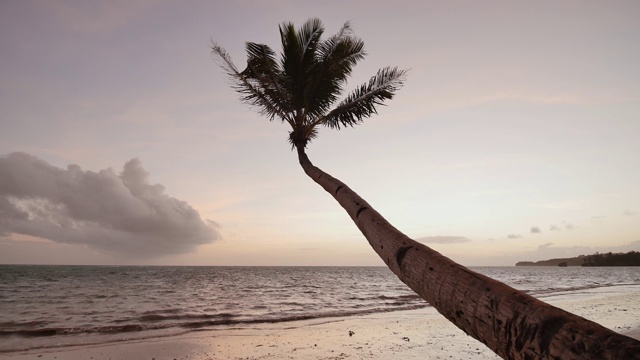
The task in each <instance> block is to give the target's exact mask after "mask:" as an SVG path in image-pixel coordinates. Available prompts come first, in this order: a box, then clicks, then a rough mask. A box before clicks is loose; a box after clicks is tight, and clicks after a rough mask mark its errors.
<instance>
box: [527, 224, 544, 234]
mask: <svg viewBox="0 0 640 360" xmlns="http://www.w3.org/2000/svg"><path fill="white" fill-rule="evenodd" d="M529 231H530V232H531V233H532V234H540V233H541V232H542V231H541V230H540V228H539V227H537V226H532V227H531V230H529Z"/></svg>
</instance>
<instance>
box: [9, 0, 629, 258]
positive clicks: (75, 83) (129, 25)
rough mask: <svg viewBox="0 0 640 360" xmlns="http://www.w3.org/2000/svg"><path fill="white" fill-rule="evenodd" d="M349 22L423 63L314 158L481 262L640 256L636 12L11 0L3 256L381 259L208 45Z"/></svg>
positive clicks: (386, 209)
mask: <svg viewBox="0 0 640 360" xmlns="http://www.w3.org/2000/svg"><path fill="white" fill-rule="evenodd" d="M311 17H318V18H320V19H321V20H322V21H323V22H324V24H325V26H326V33H327V34H332V33H334V32H336V31H337V30H338V29H339V27H340V26H341V25H342V24H343V23H344V22H345V21H350V22H351V25H352V27H353V29H354V31H355V33H356V35H357V36H359V37H361V38H362V39H363V40H364V41H365V44H366V49H367V51H368V54H369V55H368V56H367V58H366V59H365V60H364V61H363V62H361V64H360V65H359V66H358V67H357V68H356V70H355V72H354V76H353V78H352V80H351V81H350V85H351V87H350V88H355V87H356V86H357V85H360V84H361V83H363V82H364V81H366V80H368V78H369V77H370V76H371V75H373V74H374V73H375V72H376V70H377V69H378V68H381V67H384V66H387V65H393V66H399V67H401V68H408V69H410V72H409V75H408V79H407V82H406V85H405V87H404V88H403V89H402V90H401V91H400V92H399V93H398V95H397V97H396V98H395V99H394V100H392V101H391V102H389V103H388V106H386V107H383V108H381V109H380V111H379V115H378V116H374V117H372V118H370V119H368V120H367V121H365V123H364V124H363V125H361V126H358V127H356V128H353V129H351V128H350V129H345V130H342V131H334V130H330V129H322V130H321V132H320V136H319V138H318V139H316V140H314V141H313V142H312V143H311V144H310V146H309V148H308V154H309V156H310V158H311V160H312V161H313V162H314V164H316V165H317V166H319V167H320V168H322V169H323V170H325V171H327V172H328V173H330V174H332V175H333V176H335V177H337V178H339V179H341V180H342V181H344V182H345V183H346V184H348V185H349V186H350V187H351V188H352V189H354V190H355V191H356V192H358V193H359V194H360V195H361V196H362V197H363V198H365V199H366V200H367V201H368V202H369V203H370V204H372V205H373V206H374V207H375V208H376V209H377V210H378V211H379V212H380V213H381V214H382V215H383V216H385V217H386V218H387V219H388V220H389V221H390V222H391V223H392V224H394V225H395V226H396V227H397V228H399V229H400V230H402V231H403V232H405V233H406V234H407V235H408V236H410V237H412V238H415V239H417V240H419V241H422V242H424V243H425V244H427V245H428V246H431V247H433V248H435V249H436V250H438V251H440V252H441V253H443V254H444V255H447V256H449V257H451V258H452V259H454V260H456V261H459V262H461V263H462V264H465V265H513V264H514V263H515V262H516V261H519V260H541V259H546V258H551V257H563V256H576V255H580V254H587V253H592V252H595V251H600V252H605V251H606V252H608V251H614V252H615V251H629V250H640V155H639V154H640V66H638V64H640V21H638V18H640V2H638V1H633V0H630V1H614V0H602V1H583V0H581V1H561V2H559V1H527V2H525V1H482V2H480V1H393V2H390V1H371V0H367V1H358V0H342V1H322V2H321V1H285V0H281V1H276V0H269V1H259V2H258V1H247V0H243V1H179V2H178V1H151V0H149V1H146V0H145V1H143V0H138V1H115V0H113V1H84V0H78V1H29V0H8V1H2V2H0V49H2V51H1V53H0V263H43V264H176V265H383V263H382V261H381V260H379V259H378V258H377V255H375V253H374V252H373V250H371V249H370V247H369V245H368V243H367V242H366V240H365V239H364V237H363V236H362V235H361V234H360V233H359V231H358V230H357V228H356V227H355V225H354V224H353V223H352V222H351V220H350V218H349V217H348V216H347V214H346V213H345V212H344V210H342V208H340V207H339V205H338V204H337V202H335V200H334V199H333V198H332V197H331V196H330V195H329V194H327V193H325V192H324V191H323V190H322V188H320V187H319V186H318V185H316V184H315V183H314V182H313V181H312V180H311V179H309V178H308V177H307V176H306V175H305V174H304V173H303V171H302V169H301V168H300V167H299V165H298V163H297V159H296V155H295V153H294V152H292V151H291V150H290V147H289V144H288V143H287V141H286V139H287V132H288V129H287V127H286V126H285V125H284V124H280V123H278V122H269V121H268V120H267V119H265V118H263V117H261V116H260V115H259V114H257V113H256V112H255V111H254V110H252V109H251V108H249V107H247V106H246V105H244V104H242V103H240V101H239V99H238V96H237V94H236V93H234V91H233V90H232V89H231V88H230V87H229V81H228V79H227V78H226V77H225V74H224V72H223V71H222V70H221V69H220V68H219V66H218V65H217V64H216V62H215V61H214V60H213V59H212V57H211V54H210V48H209V45H210V43H211V41H212V40H213V41H216V42H217V43H219V44H220V45H222V46H223V47H225V48H226V49H227V50H228V51H229V52H230V54H231V56H232V57H233V59H234V61H235V63H236V64H237V65H238V66H239V67H240V68H242V67H244V65H245V54H244V43H245V42H246V41H253V42H260V43H266V44H269V45H271V46H272V47H273V48H274V49H279V34H278V24H280V23H281V22H283V21H293V22H294V23H295V24H302V23H303V22H304V21H305V20H307V19H308V18H311Z"/></svg>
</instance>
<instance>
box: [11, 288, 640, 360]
mask: <svg viewBox="0 0 640 360" xmlns="http://www.w3.org/2000/svg"><path fill="white" fill-rule="evenodd" d="M639 298H640V287H638V286H635V287H629V288H626V289H625V288H623V287H613V288H601V289H592V290H589V291H582V292H577V293H574V294H565V295H562V296H556V297H549V298H544V299H543V300H544V301H547V302H549V303H551V304H553V305H555V306H558V307H561V308H563V309H565V310H568V311H570V312H572V313H574V314H577V315H580V316H583V317H585V318H587V319H590V320H593V321H596V322H598V323H600V324H602V325H603V326H606V327H608V328H610V329H613V330H615V331H617V332H620V333H624V334H626V335H629V336H632V337H635V338H636V339H640V302H639V301H638V300H637V299H639ZM0 355H1V356H0V357H2V358H6V359H15V360H24V359H35V360H37V359H42V360H45V359H46V360H50V359H66V360H80V359H83V360H86V359H92V360H103V359H104V360H106V359H114V360H115V359H148V360H166V359H169V360H171V359H192V360H205V359H208V360H213V359H250V360H257V359H265V360H266V359H274V360H279V359H327V360H328V359H332V360H337V359H378V360H383V359H385V360H386V359H393V358H402V359H425V358H427V359H443V360H445V359H472V360H479V359H498V357H497V356H496V355H495V354H494V353H493V352H492V351H491V350H489V349H488V348H486V347H485V346H484V345H483V344H481V343H480V342H478V341H476V340H475V339H473V338H471V337H469V336H467V335H466V334H464V333H463V332H462V331H461V330H459V329H458V328H456V327H455V326H453V325H452V324H451V323H449V322H448V321H447V320H446V319H444V318H443V317H442V316H441V315H440V314H438V313H437V312H436V310H435V309H433V308H431V307H429V308H425V309H420V310H410V311H398V312H391V313H383V314H371V315H366V316H359V317H348V318H336V319H322V320H308V321H298V322H290V323H282V324H277V325H263V326H257V327H256V326H253V327H252V328H236V329H221V330H206V331H198V332H191V333H189V334H185V335H181V336H173V337H166V338H155V339H148V340H142V341H131V342H119V343H113V344H104V345H95V346H79V347H67V348H57V349H44V350H43V349H41V350H33V351H28V352H20V353H13V354H6V353H5V354H0Z"/></svg>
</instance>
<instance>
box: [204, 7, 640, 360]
mask: <svg viewBox="0 0 640 360" xmlns="http://www.w3.org/2000/svg"><path fill="white" fill-rule="evenodd" d="M323 34H324V27H323V25H322V23H321V22H320V20H318V19H311V20H308V21H307V22H306V23H305V24H304V25H303V26H302V27H300V28H299V29H296V28H295V27H294V25H293V24H292V23H283V24H281V25H280V38H281V41H282V53H281V55H280V57H278V56H276V53H275V52H274V51H273V50H272V49H271V48H270V47H269V46H267V45H264V44H257V43H253V42H248V43H246V51H247V67H246V68H245V69H244V70H243V71H239V70H238V69H237V68H236V66H235V65H234V64H233V62H232V61H231V58H230V56H229V54H228V53H227V52H226V51H225V50H224V49H223V48H222V47H220V46H219V45H218V44H216V43H213V44H212V46H211V49H212V53H213V55H214V56H215V57H216V58H217V60H219V61H220V64H221V66H222V67H223V69H224V70H225V71H226V72H227V74H228V75H229V77H230V79H231V80H232V82H233V86H234V88H235V90H236V91H237V92H239V93H240V94H241V96H242V97H241V99H242V101H243V102H245V103H247V104H249V105H252V106H254V107H256V108H257V109H258V110H259V112H260V113H262V114H263V115H266V116H267V117H268V118H269V119H270V120H274V119H278V120H280V121H283V122H287V123H288V124H289V125H290V126H291V132H290V133H289V142H290V143H291V146H292V148H295V149H296V150H297V153H298V160H299V162H300V165H301V166H302V168H303V170H304V172H305V173H306V174H307V175H308V176H309V177H310V178H311V179H313V181H315V182H316V183H318V184H319V185H320V186H322V188H324V189H325V190H326V191H327V192H328V193H329V194H331V196H333V197H334V198H335V199H336V200H337V201H338V203H339V204H340V205H341V206H342V207H343V208H344V209H345V210H346V211H347V213H348V214H349V216H350V217H351V219H352V220H353V221H354V222H355V224H356V225H357V226H358V228H359V229H360V231H361V232H362V234H363V235H364V236H365V237H366V239H367V240H368V241H369V244H370V245H371V247H373V249H374V250H375V251H376V252H377V253H378V255H379V256H380V257H381V258H382V260H383V261H384V262H385V263H386V264H387V266H388V267H389V269H391V271H393V272H394V273H395V274H396V275H397V276H398V278H400V280H402V281H403V282H404V283H405V284H407V285H408V286H409V287H410V288H411V289H413V291H415V292H416V293H417V294H419V295H420V296H421V297H422V298H423V299H425V300H426V301H427V302H429V303H430V304H431V305H432V306H433V307H434V308H436V309H437V310H438V311H439V312H440V313H441V314H442V315H444V316H445V317H446V318H447V319H449V320H450V321H451V322H453V323H454V324H455V325H456V326H458V327H459V328H460V329H462V330H463V331H464V332H465V333H467V334H468V335H470V336H473V337H474V338H476V339H477V340H479V341H481V342H482V343H484V344H485V345H486V346H488V347H489V348H490V349H492V350H493V351H494V352H495V353H496V354H498V355H500V356H501V357H503V358H505V359H539V358H552V359H632V358H633V359H637V358H640V342H639V341H637V340H634V339H632V338H629V337H626V336H623V335H620V334H617V333H615V332H613V331H611V330H609V329H606V328H604V327H603V326H601V325H599V324H596V323H594V322H591V321H588V320H586V319H583V318H581V317H579V316H576V315H573V314H570V313H568V312H566V311H564V310H561V309H558V308H556V307H553V306H551V305H549V304H546V303H544V302H542V301H540V300H537V299H535V298H533V297H531V296H529V295H527V294H525V293H523V292H521V291H518V290H516V289H513V288H511V287H509V286H507V285H505V284H503V283H501V282H499V281H496V280H494V279H491V278H489V277H486V276H484V275H481V274H478V273H476V272H473V271H471V270H469V269H467V268H466V267H464V266H462V265H460V264H457V263H455V262H454V261H452V260H450V259H449V258H447V257H445V256H443V255H441V254H440V253H438V252H436V251H434V250H432V249H430V248H429V247H427V246H425V245H424V244H422V243H419V242H416V241H414V240H412V239H410V238H409V237H407V236H406V235H404V234H403V233H402V232H400V231H399V230H397V229H396V228H395V227H393V226H392V225H391V224H390V223H389V222H387V220H385V218H383V217H382V216H381V215H380V214H379V213H378V212H377V211H376V210H375V209H374V208H373V207H372V206H371V205H369V204H368V203H367V202H366V201H365V200H364V199H362V198H361V197H360V196H358V194H356V193H355V192H354V191H353V190H351V189H350V188H349V187H348V186H347V185H345V184H344V183H343V182H341V181H340V180H338V179H336V178H334V177H332V176H331V175H329V174H327V173H325V172H324V171H322V170H320V169H319V168H318V167H316V166H314V165H313V164H312V163H311V161H310V160H309V157H308V156H307V154H306V152H305V149H306V147H307V145H308V144H309V142H310V141H311V140H312V139H314V138H315V137H316V135H317V129H318V127H319V126H327V127H329V128H333V129H340V128H341V127H346V126H354V125H357V124H360V123H362V121H363V120H364V119H366V118H368V117H369V116H371V115H373V114H375V113H376V108H377V107H378V106H380V105H383V103H384V102H385V101H386V100H390V99H391V98H392V97H393V96H394V94H395V93H396V91H397V90H399V89H400V88H401V87H402V84H403V81H404V80H405V75H406V71H405V70H400V69H398V68H395V67H386V68H383V69H380V70H378V72H377V74H375V75H374V76H373V77H371V79H370V80H369V81H368V82H367V83H365V84H363V85H361V86H360V87H358V88H356V89H355V90H353V91H352V92H351V93H349V94H348V95H347V96H346V97H344V98H343V99H342V100H341V101H338V100H339V96H340V94H341V93H342V92H343V88H344V85H345V83H346V81H347V78H348V77H349V76H350V74H351V71H352V69H353V67H354V66H355V65H356V64H357V63H358V62H359V61H360V60H362V59H363V58H364V57H365V55H366V53H365V50H364V43H363V41H362V40H361V39H359V38H357V37H356V36H354V34H353V33H352V31H351V27H350V26H349V23H345V24H344V25H343V26H342V28H341V29H340V30H339V31H338V32H337V33H336V34H335V35H332V36H330V37H328V38H327V39H323V38H322V35H323Z"/></svg>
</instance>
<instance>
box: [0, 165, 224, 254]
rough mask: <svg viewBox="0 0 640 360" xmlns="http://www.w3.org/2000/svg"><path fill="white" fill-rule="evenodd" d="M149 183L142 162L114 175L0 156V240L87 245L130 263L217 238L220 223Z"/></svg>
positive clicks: (106, 172) (156, 185)
mask: <svg viewBox="0 0 640 360" xmlns="http://www.w3.org/2000/svg"><path fill="white" fill-rule="evenodd" d="M164 191H165V189H164V186H162V185H160V184H150V183H149V173H148V172H147V171H146V170H145V169H144V168H143V167H142V164H141V163H140V161H139V160H138V159H133V160H130V161H129V162H127V163H126V164H125V165H124V169H123V171H122V172H121V173H120V174H117V173H116V172H115V171H114V170H112V169H105V170H101V171H99V172H93V171H88V170H87V171H84V170H82V169H81V168H80V167H79V166H78V165H69V166H68V167H67V169H61V168H57V167H55V166H52V165H50V164H48V163H47V162H45V161H43V160H40V159H38V158H36V157H34V156H31V155H29V154H25V153H12V154H10V155H8V156H4V157H0V236H9V235H10V234H11V233H17V234H25V235H31V236H37V237H41V238H45V239H49V240H52V241H55V242H59V243H66V244H82V245H87V246H90V247H93V248H97V249H102V250H108V251H111V252H115V253H118V254H122V255H127V256H131V257H152V256H160V255H174V254H182V253H187V252H190V251H192V250H194V249H195V248H196V247H197V246H198V245H202V244H207V243H210V242H212V241H214V240H216V239H218V238H219V234H218V232H217V231H216V229H215V228H216V224H215V223H214V222H213V221H211V220H203V219H202V218H201V217H200V214H199V213H198V212H197V211H196V210H195V209H193V208H192V207H191V206H190V205H189V204H188V203H186V202H184V201H182V200H178V199H176V198H173V197H170V196H169V195H167V194H165V192H164Z"/></svg>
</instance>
